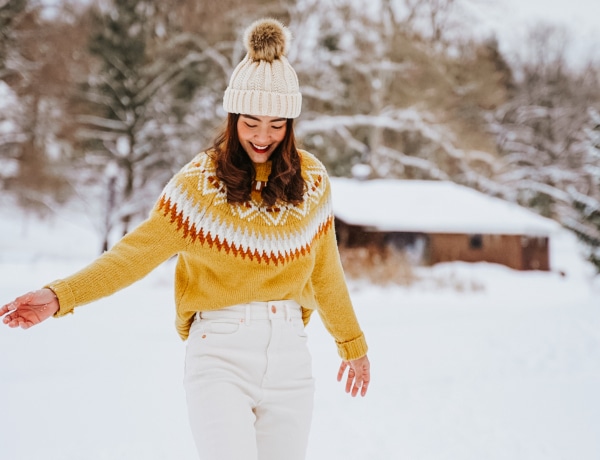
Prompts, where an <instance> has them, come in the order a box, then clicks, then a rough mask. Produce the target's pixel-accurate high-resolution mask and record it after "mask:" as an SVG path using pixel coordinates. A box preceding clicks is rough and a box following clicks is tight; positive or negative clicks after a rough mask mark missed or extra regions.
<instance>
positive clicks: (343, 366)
mask: <svg viewBox="0 0 600 460" xmlns="http://www.w3.org/2000/svg"><path fill="white" fill-rule="evenodd" d="M347 367H348V361H342V364H340V370H339V371H338V375H337V381H338V382H341V381H342V379H343V378H344V372H345V371H346V368H347Z"/></svg>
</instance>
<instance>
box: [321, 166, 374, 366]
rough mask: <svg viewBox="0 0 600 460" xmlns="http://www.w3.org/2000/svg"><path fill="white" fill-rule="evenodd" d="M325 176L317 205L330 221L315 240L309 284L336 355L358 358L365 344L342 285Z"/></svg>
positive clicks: (346, 290) (364, 349) (348, 295)
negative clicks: (322, 191)
mask: <svg viewBox="0 0 600 460" xmlns="http://www.w3.org/2000/svg"><path fill="white" fill-rule="evenodd" d="M325 179H326V180H325V184H324V186H325V187H326V190H325V194H324V196H323V198H322V200H323V201H322V203H321V204H320V205H321V206H325V207H326V210H327V213H328V214H329V216H330V219H329V223H330V224H329V225H328V228H327V229H326V231H325V233H324V234H323V235H322V236H321V237H320V238H319V239H318V241H317V242H316V246H315V250H316V251H317V252H316V254H315V267H314V270H313V273H312V277H311V278H312V284H313V287H314V290H315V296H316V299H317V303H318V305H319V310H318V311H319V315H320V317H321V319H322V321H323V324H324V325H325V328H326V329H327V330H328V331H329V333H330V334H331V335H332V337H333V338H334V339H335V341H336V344H337V347H338V353H339V355H340V356H341V357H342V359H345V360H351V359H358V358H360V357H362V356H364V355H366V354H367V350H368V347H367V343H366V340H365V337H364V334H363V332H362V331H361V329H360V326H359V324H358V320H357V318H356V314H355V312H354V308H353V306H352V301H351V300H350V294H349V292H348V287H347V286H346V280H345V277H344V271H343V269H342V263H341V261H340V255H339V252H338V246H337V241H336V237H335V229H334V225H333V211H332V207H331V190H330V184H329V180H328V179H327V177H325Z"/></svg>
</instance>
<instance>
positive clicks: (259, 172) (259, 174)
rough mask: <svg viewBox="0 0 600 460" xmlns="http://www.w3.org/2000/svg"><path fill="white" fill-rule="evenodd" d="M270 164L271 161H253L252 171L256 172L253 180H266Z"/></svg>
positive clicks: (269, 171) (269, 172)
mask: <svg viewBox="0 0 600 460" xmlns="http://www.w3.org/2000/svg"><path fill="white" fill-rule="evenodd" d="M272 164H273V163H272V162H271V161H267V162H265V163H253V165H254V171H255V172H256V177H255V179H254V180H255V182H265V183H266V182H268V180H269V175H270V174H271V167H272Z"/></svg>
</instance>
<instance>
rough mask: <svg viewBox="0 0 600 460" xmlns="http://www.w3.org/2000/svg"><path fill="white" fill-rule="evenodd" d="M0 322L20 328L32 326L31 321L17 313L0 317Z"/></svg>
mask: <svg viewBox="0 0 600 460" xmlns="http://www.w3.org/2000/svg"><path fill="white" fill-rule="evenodd" d="M2 322H3V323H4V324H6V325H7V326H8V327H11V328H15V327H20V328H22V329H29V328H30V327H31V326H33V323H32V322H31V321H29V320H27V319H25V318H23V317H21V316H19V315H8V316H6V317H4V318H3V319H2Z"/></svg>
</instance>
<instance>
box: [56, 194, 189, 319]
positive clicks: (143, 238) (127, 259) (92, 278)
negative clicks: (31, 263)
mask: <svg viewBox="0 0 600 460" xmlns="http://www.w3.org/2000/svg"><path fill="white" fill-rule="evenodd" d="M183 245H184V240H183V239H182V238H181V237H180V236H179V235H177V232H176V231H175V230H174V226H173V225H172V224H171V223H170V221H169V217H168V216H164V215H163V213H162V212H161V211H160V210H159V205H158V204H157V205H156V206H155V208H154V209H153V211H152V212H151V214H150V217H149V218H148V219H147V220H145V221H144V222H142V223H141V224H140V225H139V226H138V227H136V228H135V229H134V230H132V231H131V232H130V233H128V234H127V235H125V236H124V237H123V238H122V239H121V240H120V241H119V242H118V243H116V244H115V245H114V246H113V247H112V248H111V249H110V250H109V251H107V252H105V253H104V254H102V255H101V256H100V257H98V258H97V259H96V260H95V261H93V262H92V263H91V264H89V265H88V266H87V267H85V268H83V269H82V270H80V271H78V272H77V273H75V274H73V275H71V276H69V277H68V278H65V279H62V280H57V281H54V282H52V283H49V284H48V285H46V286H45V287H48V288H50V289H52V290H53V291H54V293H55V294H56V296H57V297H58V300H59V305H60V308H59V310H58V311H57V312H56V313H55V315H54V316H55V317H60V316H63V315H65V314H67V313H72V312H73V310H74V309H75V307H77V306H80V305H83V304H87V303H90V302H93V301H95V300H98V299H100V298H102V297H106V296H109V295H111V294H113V293H115V292H117V291H119V290H121V289H123V288H125V287H127V286H129V285H130V284H132V283H134V282H135V281H138V280H140V279H141V278H143V277H144V276H146V275H147V274H148V273H150V271H152V270H153V269H154V268H156V267H157V266H158V265H160V264H161V263H162V262H164V261H166V260H167V259H169V258H170V257H171V256H173V255H175V254H176V253H178V252H179V251H180V250H181V249H182V247H183Z"/></svg>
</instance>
